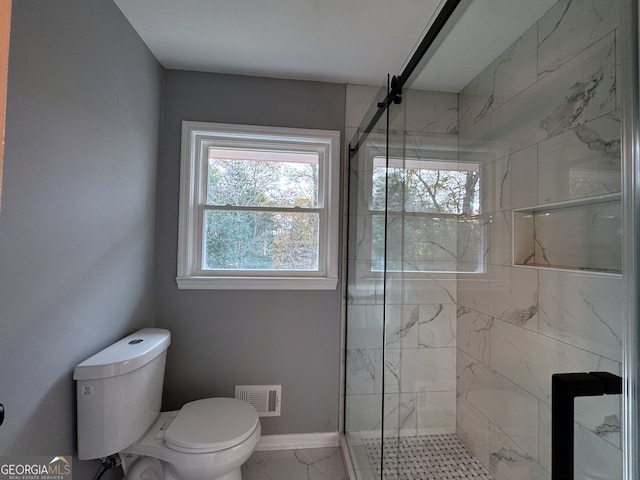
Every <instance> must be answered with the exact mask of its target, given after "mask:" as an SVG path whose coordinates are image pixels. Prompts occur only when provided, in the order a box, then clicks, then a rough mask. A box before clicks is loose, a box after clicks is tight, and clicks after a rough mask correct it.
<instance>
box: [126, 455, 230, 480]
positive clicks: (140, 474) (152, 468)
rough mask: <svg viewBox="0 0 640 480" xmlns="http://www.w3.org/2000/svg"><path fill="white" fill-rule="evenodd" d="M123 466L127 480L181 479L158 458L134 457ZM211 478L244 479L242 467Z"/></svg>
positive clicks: (215, 479) (225, 479)
mask: <svg viewBox="0 0 640 480" xmlns="http://www.w3.org/2000/svg"><path fill="white" fill-rule="evenodd" d="M123 463H124V462H123ZM123 467H125V468H126V473H125V480H179V479H178V478H177V477H176V476H175V474H174V473H173V472H172V469H171V468H167V467H168V465H166V464H163V462H161V461H160V460H158V459H157V458H151V457H141V458H138V459H134V460H133V463H131V459H130V458H129V459H127V462H126V463H124V465H123ZM127 467H128V468H127ZM211 480H242V467H238V468H235V469H233V470H231V471H230V472H229V473H227V474H225V475H223V476H222V477H216V478H212V479H211Z"/></svg>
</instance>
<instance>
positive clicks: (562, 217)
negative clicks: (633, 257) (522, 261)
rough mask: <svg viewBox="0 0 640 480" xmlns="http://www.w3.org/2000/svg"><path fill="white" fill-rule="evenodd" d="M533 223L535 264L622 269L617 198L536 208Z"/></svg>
mask: <svg viewBox="0 0 640 480" xmlns="http://www.w3.org/2000/svg"><path fill="white" fill-rule="evenodd" d="M534 223H535V225H534V235H535V261H536V264H538V265H550V266H556V267H565V268H577V269H586V270H590V269H591V270H601V271H605V272H618V273H619V272H620V271H622V210H621V204H620V202H619V201H614V202H606V203H598V204H591V205H582V206H575V207H568V208H563V209H557V210H552V211H551V210H550V211H547V212H539V213H537V214H536V215H535V218H534Z"/></svg>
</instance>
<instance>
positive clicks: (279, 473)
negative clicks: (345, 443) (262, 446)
mask: <svg viewBox="0 0 640 480" xmlns="http://www.w3.org/2000/svg"><path fill="white" fill-rule="evenodd" d="M242 478H243V479H244V480H284V479H302V478H305V479H307V480H346V479H347V475H346V472H345V469H344V463H343V461H342V454H341V453H340V449H339V448H312V449H301V450H278V451H264V452H254V453H253V454H252V455H251V457H250V458H249V460H247V461H246V462H245V464H244V465H243V466H242Z"/></svg>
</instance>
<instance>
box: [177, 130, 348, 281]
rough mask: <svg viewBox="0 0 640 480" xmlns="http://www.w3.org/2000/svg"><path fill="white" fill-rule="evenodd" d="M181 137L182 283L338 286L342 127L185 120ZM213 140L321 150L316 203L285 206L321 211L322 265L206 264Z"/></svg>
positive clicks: (257, 146)
mask: <svg viewBox="0 0 640 480" xmlns="http://www.w3.org/2000/svg"><path fill="white" fill-rule="evenodd" d="M181 142H182V143H181V159H180V203H179V213H178V217H179V218H178V265H177V276H176V283H177V285H178V288H179V289H234V290H236V289H237V290H335V288H336V286H337V283H338V263H339V255H338V249H339V233H338V230H339V219H340V217H339V201H340V188H339V186H340V132H339V131H336V130H316V129H301V128H287V127H268V126H258V125H241V124H226V123H211V122H194V121H187V120H185V121H183V122H182V140H181ZM210 146H216V147H223V148H229V147H231V148H247V149H251V148H255V149H265V150H269V149H272V150H274V149H279V150H285V151H287V150H289V151H294V150H295V151H302V152H305V151H308V152H313V153H318V154H319V159H318V174H319V175H318V176H319V178H318V183H319V185H318V206H317V208H300V207H291V208H290V209H286V208H285V209H284V210H288V211H291V212H313V213H318V214H319V232H318V236H319V239H318V270H317V271H316V270H313V271H307V270H204V269H202V267H201V265H202V255H203V248H202V238H203V228H204V225H203V221H202V219H203V212H205V211H207V210H209V209H211V206H208V205H207V203H206V196H207V172H208V153H207V152H208V148H209V147H210ZM225 208H226V207H225ZM251 210H253V208H251ZM271 210H273V211H278V210H283V208H280V207H273V208H269V207H266V208H265V209H264V210H263V211H271Z"/></svg>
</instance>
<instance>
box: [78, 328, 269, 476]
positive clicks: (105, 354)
mask: <svg viewBox="0 0 640 480" xmlns="http://www.w3.org/2000/svg"><path fill="white" fill-rule="evenodd" d="M170 343H171V334H170V333H169V331H167V330H162V329H158V328H145V329H143V330H140V331H138V332H136V333H134V334H132V335H129V336H128V337H125V338H123V339H122V340H120V341H119V342H116V343H114V344H113V345H111V346H109V347H107V348H105V349H104V350H102V351H101V352H98V353H97V354H95V355H94V356H92V357H91V358H89V359H87V360H85V361H84V362H82V363H81V364H79V365H78V366H77V367H76V368H75V371H74V374H73V378H74V379H75V380H77V397H78V402H77V404H78V412H77V413H78V457H79V458H80V459H81V460H88V459H93V458H104V457H107V456H109V455H114V454H119V455H120V458H121V459H122V466H123V468H124V472H125V474H126V478H127V480H141V479H144V480H156V479H157V480H163V479H166V480H205V479H206V480H241V478H242V477H241V473H240V467H241V466H242V464H243V463H244V462H245V461H246V460H247V459H248V458H249V457H250V456H251V454H252V453H253V449H254V448H255V446H256V444H257V443H258V440H259V439H260V422H259V420H258V414H257V412H256V410H255V408H253V407H252V406H251V405H249V404H248V403H246V402H243V401H242V400H237V399H234V398H205V399H202V400H196V401H194V402H189V403H187V404H185V405H184V406H183V407H182V408H181V409H180V410H176V411H172V412H160V405H161V400H162V385H163V381H164V367H165V360H166V356H167V348H168V347H169V344H170Z"/></svg>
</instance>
